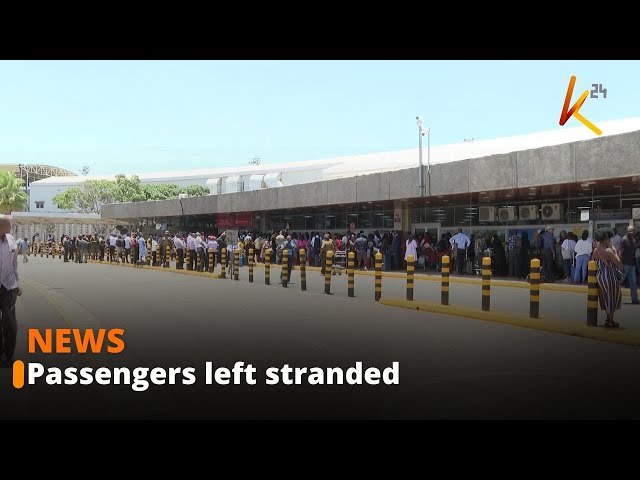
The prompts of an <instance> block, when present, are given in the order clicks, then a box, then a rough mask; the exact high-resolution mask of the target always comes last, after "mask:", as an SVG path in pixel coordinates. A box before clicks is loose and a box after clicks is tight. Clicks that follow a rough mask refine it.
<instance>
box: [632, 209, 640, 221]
mask: <svg viewBox="0 0 640 480" xmlns="http://www.w3.org/2000/svg"><path fill="white" fill-rule="evenodd" d="M631 216H632V217H633V219H634V220H640V208H632V209H631Z"/></svg>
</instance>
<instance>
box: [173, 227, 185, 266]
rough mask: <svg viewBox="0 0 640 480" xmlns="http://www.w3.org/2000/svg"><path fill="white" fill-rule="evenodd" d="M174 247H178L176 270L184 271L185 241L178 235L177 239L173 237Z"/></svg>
mask: <svg viewBox="0 0 640 480" xmlns="http://www.w3.org/2000/svg"><path fill="white" fill-rule="evenodd" d="M173 246H174V247H176V260H177V263H176V268H177V269H178V270H183V269H184V247H185V244H184V241H183V240H182V238H180V236H179V235H178V234H177V233H176V235H175V237H173Z"/></svg>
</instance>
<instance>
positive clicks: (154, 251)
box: [151, 235, 160, 267]
mask: <svg viewBox="0 0 640 480" xmlns="http://www.w3.org/2000/svg"><path fill="white" fill-rule="evenodd" d="M159 261H160V259H159V258H158V238H157V236H155V235H154V236H153V237H152V238H151V266H152V267H157V266H158V262H159Z"/></svg>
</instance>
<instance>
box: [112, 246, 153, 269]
mask: <svg viewBox="0 0 640 480" xmlns="http://www.w3.org/2000/svg"><path fill="white" fill-rule="evenodd" d="M118 261H120V259H118ZM156 263H157V264H158V266H160V265H162V258H160V244H159V243H157V244H156Z"/></svg>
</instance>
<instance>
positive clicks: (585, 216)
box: [580, 210, 589, 222]
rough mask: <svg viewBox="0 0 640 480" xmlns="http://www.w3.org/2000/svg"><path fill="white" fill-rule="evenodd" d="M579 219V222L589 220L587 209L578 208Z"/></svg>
mask: <svg viewBox="0 0 640 480" xmlns="http://www.w3.org/2000/svg"><path fill="white" fill-rule="evenodd" d="M580 221H581V222H588V221H589V210H580Z"/></svg>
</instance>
